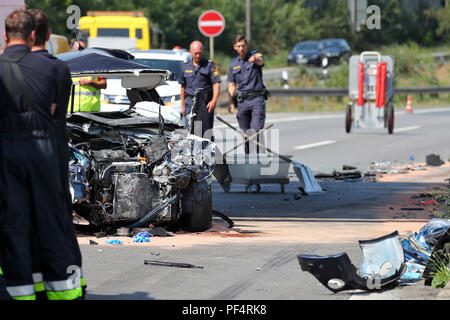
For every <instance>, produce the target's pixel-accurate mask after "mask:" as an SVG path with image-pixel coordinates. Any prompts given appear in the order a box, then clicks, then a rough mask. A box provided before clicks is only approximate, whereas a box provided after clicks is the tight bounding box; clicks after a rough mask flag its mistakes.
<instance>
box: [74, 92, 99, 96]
mask: <svg viewBox="0 0 450 320" xmlns="http://www.w3.org/2000/svg"><path fill="white" fill-rule="evenodd" d="M75 94H76V95H81V96H100V91H81V92H75Z"/></svg>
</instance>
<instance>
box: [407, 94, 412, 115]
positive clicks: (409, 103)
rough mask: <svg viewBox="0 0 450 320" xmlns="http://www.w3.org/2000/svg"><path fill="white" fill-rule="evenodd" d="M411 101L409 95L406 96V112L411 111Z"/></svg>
mask: <svg viewBox="0 0 450 320" xmlns="http://www.w3.org/2000/svg"><path fill="white" fill-rule="evenodd" d="M411 101H412V99H411V96H408V101H407V102H406V112H413V110H412V105H411Z"/></svg>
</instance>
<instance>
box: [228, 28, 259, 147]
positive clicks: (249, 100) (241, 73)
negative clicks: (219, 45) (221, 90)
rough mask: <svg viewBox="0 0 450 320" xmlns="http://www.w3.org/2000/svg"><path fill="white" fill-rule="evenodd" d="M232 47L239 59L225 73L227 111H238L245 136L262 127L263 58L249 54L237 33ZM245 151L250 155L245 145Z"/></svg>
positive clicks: (232, 62)
mask: <svg viewBox="0 0 450 320" xmlns="http://www.w3.org/2000/svg"><path fill="white" fill-rule="evenodd" d="M233 47H234V50H235V51H236V52H237V53H238V57H236V58H234V59H233V60H231V63H230V68H229V70H228V78H227V80H228V82H229V85H228V94H229V99H230V105H229V108H228V110H229V111H230V113H232V112H233V111H234V109H235V108H236V107H237V108H238V112H237V120H238V123H239V127H240V128H241V129H242V130H243V131H244V133H245V132H247V131H248V130H249V129H253V130H254V132H257V131H259V130H261V129H262V128H263V127H264V121H265V119H266V103H265V100H266V99H267V90H266V88H265V86H264V83H263V76H262V68H263V66H264V58H263V55H262V54H261V53H260V52H258V51H256V50H255V51H249V50H248V44H247V40H246V39H245V37H244V36H242V35H240V34H238V35H236V36H235V37H234V40H233ZM248 134H249V133H248V132H247V135H248ZM258 138H259V136H258ZM258 140H259V139H258ZM257 150H258V148H257ZM245 152H246V153H249V143H248V142H247V143H246V144H245Z"/></svg>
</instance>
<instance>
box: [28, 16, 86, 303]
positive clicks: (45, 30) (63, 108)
mask: <svg viewBox="0 0 450 320" xmlns="http://www.w3.org/2000/svg"><path fill="white" fill-rule="evenodd" d="M28 12H29V13H31V14H32V15H33V17H34V21H35V24H36V33H35V40H34V45H33V48H31V51H32V52H33V54H40V55H43V56H44V57H47V58H49V59H50V60H51V61H52V62H54V63H55V64H56V66H57V68H58V84H59V87H58V90H57V92H56V109H55V113H54V114H53V118H54V121H55V127H56V131H57V134H56V139H57V144H58V153H59V156H58V158H59V160H60V170H61V184H62V189H63V192H64V197H65V201H66V205H67V212H68V214H69V217H68V219H69V220H71V219H72V217H73V216H72V196H71V194H70V189H69V168H68V164H69V152H68V143H69V140H68V138H67V135H66V114H67V104H68V101H69V96H70V90H71V88H72V79H71V77H70V71H69V68H68V67H67V65H66V64H65V63H64V62H63V61H61V60H59V59H58V58H56V57H55V56H53V55H51V54H50V53H49V52H48V51H47V50H46V49H45V42H46V41H48V40H49V38H50V35H51V30H50V29H49V25H48V17H47V15H46V13H45V12H43V11H42V10H39V9H30V10H28ZM71 235H73V243H74V249H75V251H76V253H77V257H78V261H77V265H78V266H80V267H81V251H80V248H79V246H78V241H77V238H76V234H75V232H73V233H71ZM80 280H81V287H82V289H83V296H84V294H85V291H86V282H85V280H84V277H83V276H82V272H81V279H80ZM38 289H41V290H42V285H41V286H40V288H39V287H37V286H36V293H37V292H38V291H39V290H38Z"/></svg>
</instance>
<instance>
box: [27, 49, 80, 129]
mask: <svg viewBox="0 0 450 320" xmlns="http://www.w3.org/2000/svg"><path fill="white" fill-rule="evenodd" d="M33 54H35V55H40V56H42V57H46V58H48V59H50V61H51V62H53V63H54V64H55V65H56V67H57V70H58V71H57V72H58V76H57V81H58V90H57V93H56V110H55V114H54V118H55V119H63V120H65V118H66V113H67V104H68V102H69V96H70V89H71V86H72V79H71V77H70V71H69V67H67V65H66V64H65V63H64V62H63V61H61V60H59V59H58V58H56V57H55V56H54V55H51V54H50V53H49V52H48V51H47V50H45V49H43V50H38V51H33Z"/></svg>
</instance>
